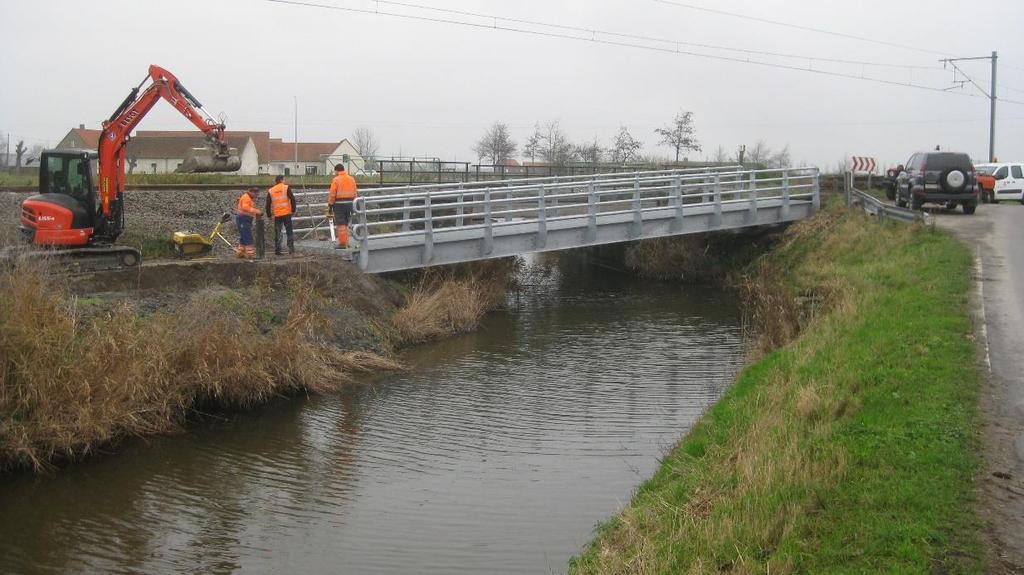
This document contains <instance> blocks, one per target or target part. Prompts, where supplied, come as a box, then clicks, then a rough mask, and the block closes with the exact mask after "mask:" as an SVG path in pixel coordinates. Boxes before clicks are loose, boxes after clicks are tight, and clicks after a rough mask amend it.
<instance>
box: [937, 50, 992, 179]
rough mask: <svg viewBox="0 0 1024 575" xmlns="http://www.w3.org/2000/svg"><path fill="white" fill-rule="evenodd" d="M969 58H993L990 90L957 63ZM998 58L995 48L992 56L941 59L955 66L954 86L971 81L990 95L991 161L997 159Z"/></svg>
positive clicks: (989, 146) (989, 135)
mask: <svg viewBox="0 0 1024 575" xmlns="http://www.w3.org/2000/svg"><path fill="white" fill-rule="evenodd" d="M968 60H991V62H992V86H991V87H990V88H989V90H988V92H986V91H985V89H984V88H982V87H981V86H979V85H978V83H977V82H975V81H974V79H973V78H971V77H970V76H968V75H967V74H965V73H964V71H963V70H961V69H960V67H959V66H957V65H956V63H957V62H964V61H968ZM998 60H999V54H998V53H997V52H996V51H995V50H993V51H992V55H991V56H977V57H974V58H944V59H942V60H939V62H942V64H943V65H946V64H949V65H951V66H953V83H954V85H955V86H953V87H956V86H963V85H964V84H965V83H966V82H970V83H971V84H974V87H975V88H977V89H978V91H979V92H981V93H982V94H984V95H985V96H987V97H988V99H989V118H988V161H990V162H994V161H996V100H997V99H998V98H997V97H996V62H997V61H998ZM957 72H959V73H960V75H962V76H963V77H964V78H967V80H966V82H965V81H959V80H957V79H956V73H957Z"/></svg>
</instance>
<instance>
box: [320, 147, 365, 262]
mask: <svg viewBox="0 0 1024 575" xmlns="http://www.w3.org/2000/svg"><path fill="white" fill-rule="evenodd" d="M334 174H335V175H334V179H333V180H331V191H330V193H329V194H328V195H327V213H328V214H329V215H331V214H333V216H334V230H335V232H336V234H337V236H338V245H337V246H336V247H337V248H340V249H345V248H347V247H348V223H349V220H351V218H352V203H353V202H354V201H355V199H356V196H357V195H358V189H357V186H356V179H355V178H353V177H352V176H351V175H350V174H349V173H348V172H346V171H345V166H344V164H338V165H336V166H334Z"/></svg>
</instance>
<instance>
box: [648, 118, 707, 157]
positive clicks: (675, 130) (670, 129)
mask: <svg viewBox="0 0 1024 575" xmlns="http://www.w3.org/2000/svg"><path fill="white" fill-rule="evenodd" d="M654 133H655V134H658V135H659V136H661V140H659V141H658V144H660V145H662V146H668V147H670V148H673V149H675V151H676V162H678V161H679V154H680V153H681V152H682V151H683V150H692V151H694V152H699V151H700V144H699V143H697V138H696V136H694V129H693V112H683V111H680V112H679V113H678V114H676V117H675V119H674V120H672V123H671V124H669V125H668V126H665V127H664V128H657V129H655V130H654Z"/></svg>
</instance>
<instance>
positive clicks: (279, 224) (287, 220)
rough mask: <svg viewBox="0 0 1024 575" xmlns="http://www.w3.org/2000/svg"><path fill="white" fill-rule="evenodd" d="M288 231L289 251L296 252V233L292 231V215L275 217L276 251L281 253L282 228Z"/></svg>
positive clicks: (278, 253)
mask: <svg viewBox="0 0 1024 575" xmlns="http://www.w3.org/2000/svg"><path fill="white" fill-rule="evenodd" d="M282 228H283V229H284V231H285V232H287V233H288V253H290V254H294V253H295V234H294V232H293V231H292V216H291V214H288V215H287V216H278V217H276V218H274V253H275V254H277V255H281V230H282Z"/></svg>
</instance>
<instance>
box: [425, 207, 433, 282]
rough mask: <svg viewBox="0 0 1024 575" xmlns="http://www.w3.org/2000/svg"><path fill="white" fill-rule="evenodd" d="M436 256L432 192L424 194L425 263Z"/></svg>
mask: <svg viewBox="0 0 1024 575" xmlns="http://www.w3.org/2000/svg"><path fill="white" fill-rule="evenodd" d="M433 257H434V214H433V210H432V209H431V207H430V194H429V193H428V194H426V195H424V196H423V264H424V265H426V264H429V263H430V260H431V259H433Z"/></svg>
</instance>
